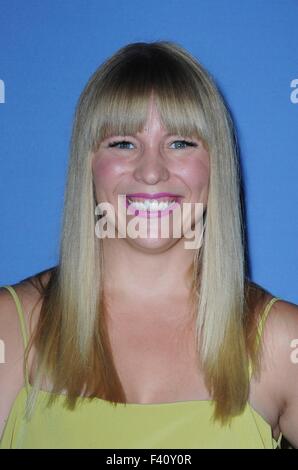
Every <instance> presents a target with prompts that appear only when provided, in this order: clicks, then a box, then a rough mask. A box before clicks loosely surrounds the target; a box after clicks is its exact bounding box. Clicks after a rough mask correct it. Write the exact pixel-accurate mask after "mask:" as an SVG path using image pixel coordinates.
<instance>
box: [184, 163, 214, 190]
mask: <svg viewBox="0 0 298 470" xmlns="http://www.w3.org/2000/svg"><path fill="white" fill-rule="evenodd" d="M180 174H181V176H182V177H183V179H184V182H185V184H186V185H187V186H188V187H189V189H190V190H191V192H192V193H196V194H198V193H201V192H202V191H204V190H207V191H208V186H209V164H208V163H206V162H205V161H202V160H197V159H194V160H191V161H189V162H188V164H187V166H186V167H184V168H182V171H181V173H180Z"/></svg>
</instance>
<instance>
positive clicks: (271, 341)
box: [263, 296, 298, 447]
mask: <svg viewBox="0 0 298 470" xmlns="http://www.w3.org/2000/svg"><path fill="white" fill-rule="evenodd" d="M271 298H272V296H271ZM271 298H269V299H268V300H269V302H270V300H271ZM263 359H264V360H263V363H264V367H265V368H266V369H267V374H266V376H267V377H268V383H270V387H271V388H272V390H271V392H272V395H274V396H275V397H276V403H278V407H279V428H280V430H281V432H282V433H283V435H284V436H285V437H286V439H287V440H288V441H289V442H290V443H291V444H292V445H293V446H294V447H298V305H296V304H294V303H292V302H288V301H286V300H282V299H280V300H277V301H275V302H274V303H273V305H272V306H271V308H270V312H269V315H268V318H267V320H266V324H265V327H264V334H263Z"/></svg>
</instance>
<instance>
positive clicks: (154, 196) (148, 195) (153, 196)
mask: <svg viewBox="0 0 298 470" xmlns="http://www.w3.org/2000/svg"><path fill="white" fill-rule="evenodd" d="M126 197H128V198H129V197H142V198H145V199H158V198H161V197H173V198H178V197H182V196H180V195H179V194H173V193H133V194H126Z"/></svg>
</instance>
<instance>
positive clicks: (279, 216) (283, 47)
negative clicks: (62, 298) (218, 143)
mask: <svg viewBox="0 0 298 470" xmlns="http://www.w3.org/2000/svg"><path fill="white" fill-rule="evenodd" d="M0 18H1V19H0V52H1V53H0V158H1V165H0V168H1V177H0V184H1V187H0V197H1V206H0V211H1V213H0V217H1V219H0V220H1V236H0V263H1V272H0V284H1V285H3V284H6V283H15V282H18V281H19V280H21V279H22V278H24V277H27V276H28V275H30V274H34V273H36V272H38V271H41V270H43V269H46V268H48V267H51V266H54V265H55V264H56V263H57V260H58V241H59V233H60V228H61V215H62V204H63V192H64V186H65V177H66V166H67V160H68V150H69V138H70V132H71V124H72V118H73V114H74V107H75V104H76V101H77V99H78V97H79V94H80V92H81V90H82V88H83V86H84V85H85V83H86V81H87V79H88V78H89V76H90V75H91V73H92V72H93V71H94V70H95V69H96V68H97V66H98V65H99V64H100V63H101V62H102V61H103V60H105V59H106V58H107V57H108V56H110V55H111V54H113V53H114V52H115V51H116V50H117V49H118V48H119V47H121V46H123V45H125V44H127V43H129V42H135V41H153V40H171V41H176V42H178V43H180V44H181V45H182V46H183V47H185V48H186V49H188V50H189V51H190V52H191V53H192V54H194V55H195V56H196V57H197V58H198V59H199V60H200V61H201V62H202V63H203V65H205V67H206V68H207V69H208V70H209V71H210V72H211V74H212V75H213V77H214V78H215V80H216V82H217V84H218V85H219V87H220V89H221V91H222V92H223V94H224V96H225V98H226V100H227V101H228V103H229V105H230V109H231V111H232V114H233V117H234V119H235V122H236V127H237V131H238V138H239V144H240V147H241V165H242V170H243V177H244V182H245V192H246V208H247V230H248V237H249V251H250V264H251V277H252V279H253V280H255V281H256V282H258V283H260V284H261V285H263V286H264V287H266V288H267V289H269V290H270V291H271V292H272V293H273V294H274V295H277V296H279V297H282V298H284V299H286V300H289V301H292V302H295V303H298V284H297V280H298V250H297V240H298V220H297V215H298V209H297V206H298V184H297V175H298V154H297V153H298V152H297V135H298V132H297V123H298V59H297V57H298V53H297V44H298V28H297V20H298V1H297V0H250V1H249V2H239V1H238V0H163V1H161V0H158V1H156V0H150V1H149V2H142V1H140V0H109V1H108V2H104V1H100V0H88V1H86V0H60V1H59V0H39V1H38V0H26V2H23V1H21V0H0Z"/></svg>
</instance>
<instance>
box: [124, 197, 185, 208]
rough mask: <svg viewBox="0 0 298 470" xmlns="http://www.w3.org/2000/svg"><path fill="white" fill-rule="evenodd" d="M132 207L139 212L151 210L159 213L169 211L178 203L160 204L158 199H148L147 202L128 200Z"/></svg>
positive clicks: (163, 202)
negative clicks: (159, 211)
mask: <svg viewBox="0 0 298 470" xmlns="http://www.w3.org/2000/svg"><path fill="white" fill-rule="evenodd" d="M128 202H129V205H130V207H133V208H135V209H138V210H143V211H146V210H149V211H158V210H165V209H168V208H169V207H171V206H173V205H174V204H175V203H176V201H175V200H174V201H162V202H158V201H157V200H156V199H153V200H152V199H151V200H149V199H146V200H145V201H143V202H141V201H132V200H131V199H128Z"/></svg>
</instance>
